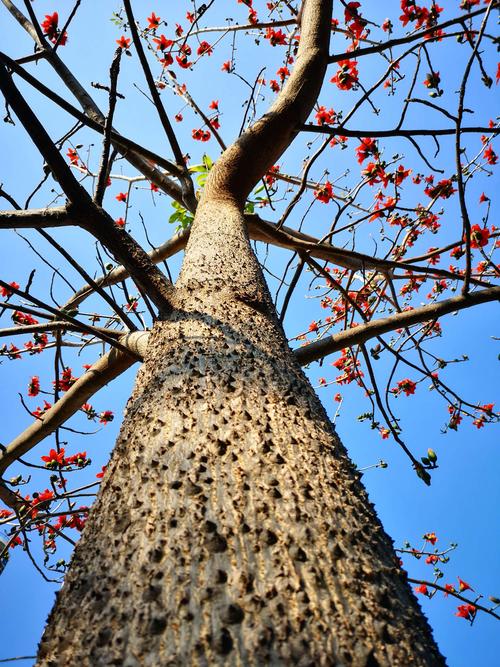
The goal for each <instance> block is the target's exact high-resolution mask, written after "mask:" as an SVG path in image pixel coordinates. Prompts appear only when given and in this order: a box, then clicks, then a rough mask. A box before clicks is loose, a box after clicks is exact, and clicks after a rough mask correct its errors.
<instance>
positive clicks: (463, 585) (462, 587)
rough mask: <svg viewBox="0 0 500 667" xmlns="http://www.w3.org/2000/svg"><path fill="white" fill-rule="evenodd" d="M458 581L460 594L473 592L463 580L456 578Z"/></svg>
mask: <svg viewBox="0 0 500 667" xmlns="http://www.w3.org/2000/svg"><path fill="white" fill-rule="evenodd" d="M457 579H458V590H459V591H460V593H463V591H473V590H474V589H473V588H472V586H470V585H469V584H468V583H467V582H466V581H464V580H463V579H460V577H457Z"/></svg>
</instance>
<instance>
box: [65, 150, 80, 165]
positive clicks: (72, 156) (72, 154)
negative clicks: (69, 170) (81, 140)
mask: <svg viewBox="0 0 500 667" xmlns="http://www.w3.org/2000/svg"><path fill="white" fill-rule="evenodd" d="M66 155H67V157H68V158H69V161H70V163H71V164H73V165H75V167H77V166H78V153H77V152H76V151H75V149H74V148H68V152H67V153H66Z"/></svg>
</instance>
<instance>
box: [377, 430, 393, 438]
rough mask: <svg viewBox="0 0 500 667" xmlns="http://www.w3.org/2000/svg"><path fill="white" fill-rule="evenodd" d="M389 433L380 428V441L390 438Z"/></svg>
mask: <svg viewBox="0 0 500 667" xmlns="http://www.w3.org/2000/svg"><path fill="white" fill-rule="evenodd" d="M390 434H391V432H390V431H389V429H388V428H381V429H380V435H381V436H382V440H387V439H388V437H389V436H390Z"/></svg>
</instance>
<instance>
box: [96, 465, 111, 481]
mask: <svg viewBox="0 0 500 667" xmlns="http://www.w3.org/2000/svg"><path fill="white" fill-rule="evenodd" d="M107 467H108V466H102V468H101V472H98V473H97V475H96V477H97V478H98V479H102V478H103V477H104V473H105V472H106V468H107Z"/></svg>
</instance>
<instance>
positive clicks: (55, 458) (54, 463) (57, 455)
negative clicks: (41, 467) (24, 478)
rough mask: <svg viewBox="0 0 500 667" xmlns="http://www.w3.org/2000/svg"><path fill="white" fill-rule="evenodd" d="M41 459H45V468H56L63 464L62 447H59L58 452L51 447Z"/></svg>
mask: <svg viewBox="0 0 500 667" xmlns="http://www.w3.org/2000/svg"><path fill="white" fill-rule="evenodd" d="M41 459H42V461H45V467H46V468H58V467H59V466H62V465H64V449H63V448H61V449H60V450H59V451H58V452H57V451H56V450H55V449H51V450H50V452H49V455H48V456H42V457H41Z"/></svg>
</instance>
